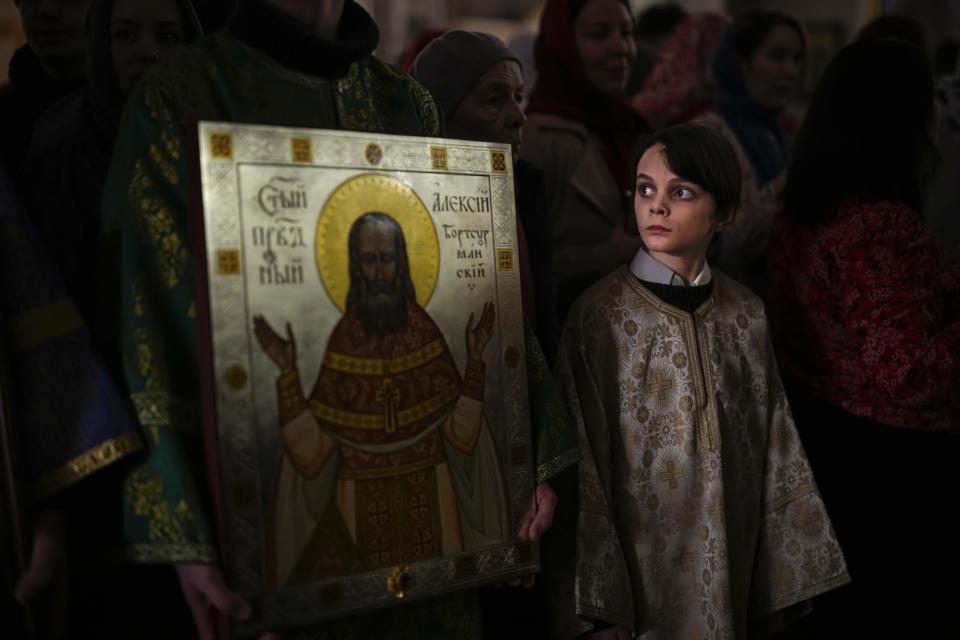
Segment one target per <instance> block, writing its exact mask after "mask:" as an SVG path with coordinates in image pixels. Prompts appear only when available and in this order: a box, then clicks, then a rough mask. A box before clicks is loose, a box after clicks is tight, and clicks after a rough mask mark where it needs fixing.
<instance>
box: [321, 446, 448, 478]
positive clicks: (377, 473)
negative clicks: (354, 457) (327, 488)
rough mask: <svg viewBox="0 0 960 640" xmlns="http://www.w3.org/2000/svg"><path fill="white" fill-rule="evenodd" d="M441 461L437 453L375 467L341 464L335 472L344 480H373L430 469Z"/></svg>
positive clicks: (441, 454)
mask: <svg viewBox="0 0 960 640" xmlns="http://www.w3.org/2000/svg"><path fill="white" fill-rule="evenodd" d="M442 462H446V457H445V456H444V455H443V453H438V454H436V455H433V456H430V457H429V458H426V459H424V460H416V461H414V462H409V463H407V464H402V465H396V466H390V467H380V468H377V469H348V468H346V467H344V466H342V465H341V466H340V468H339V470H338V472H337V473H338V476H339V477H340V478H343V479H344V480H375V479H378V478H389V477H393V476H404V475H407V474H408V473H414V472H416V471H423V470H424V469H431V468H433V467H435V466H437V465H438V464H440V463H442Z"/></svg>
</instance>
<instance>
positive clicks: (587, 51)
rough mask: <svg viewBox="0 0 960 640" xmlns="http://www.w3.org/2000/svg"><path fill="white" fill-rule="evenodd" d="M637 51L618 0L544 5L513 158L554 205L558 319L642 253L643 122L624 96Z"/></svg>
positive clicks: (622, 4) (629, 19)
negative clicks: (639, 139) (536, 176)
mask: <svg viewBox="0 0 960 640" xmlns="http://www.w3.org/2000/svg"><path fill="white" fill-rule="evenodd" d="M635 54H636V47H635V45H634V42H633V17H632V15H631V14H630V9H629V7H628V5H627V3H626V2H625V1H622V0H548V2H547V4H546V7H545V8H544V11H543V16H542V18H541V20H540V33H539V35H538V37H537V42H536V45H535V48H534V56H535V59H536V64H537V84H536V86H535V87H534V90H533V93H532V94H531V96H530V105H529V106H528V108H527V113H528V115H529V120H528V122H527V125H526V127H525V128H524V132H523V135H524V139H523V142H522V143H521V145H520V156H521V157H522V158H524V159H525V160H527V161H529V162H531V163H532V164H534V165H536V166H537V167H539V168H540V169H541V170H542V171H543V172H544V174H545V181H546V184H545V187H546V189H547V190H548V191H547V192H548V193H550V194H551V197H552V199H553V219H552V225H553V229H552V237H553V268H554V282H555V286H556V287H557V300H558V312H559V314H560V320H561V322H562V320H563V318H564V316H565V315H566V311H567V309H568V308H569V307H570V305H571V304H572V303H573V301H574V300H575V299H576V298H577V296H579V295H580V293H581V292H583V290H584V289H586V288H587V287H589V286H590V285H591V284H593V283H594V282H596V281H597V280H599V279H600V278H602V277H603V276H604V275H606V274H607V273H609V272H610V271H612V270H613V269H615V268H616V267H618V266H620V265H621V264H623V263H625V262H627V261H629V260H630V259H631V258H632V257H633V256H634V255H635V254H636V252H637V250H638V249H639V248H640V238H639V236H637V235H636V233H635V232H633V233H631V232H630V231H628V229H630V228H632V227H631V226H630V225H632V220H633V214H632V210H631V208H630V202H631V194H632V188H633V182H634V178H633V176H632V175H631V167H630V161H631V159H632V153H633V143H634V140H635V138H636V136H637V134H638V133H640V132H641V130H642V126H641V120H640V119H639V118H638V117H637V116H636V115H635V114H634V113H633V112H632V111H631V109H630V107H629V105H628V103H627V99H626V94H625V91H626V86H627V80H628V79H629V77H630V69H631V65H632V61H633V58H634V55H635Z"/></svg>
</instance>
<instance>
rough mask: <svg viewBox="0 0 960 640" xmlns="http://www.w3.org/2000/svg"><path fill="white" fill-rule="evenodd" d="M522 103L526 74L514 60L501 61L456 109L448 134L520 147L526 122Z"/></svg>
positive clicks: (491, 68)
mask: <svg viewBox="0 0 960 640" xmlns="http://www.w3.org/2000/svg"><path fill="white" fill-rule="evenodd" d="M522 101H523V72H522V71H521V69H520V65H519V64H518V63H517V62H516V61H515V60H501V61H500V62H498V63H496V64H495V65H493V66H492V67H490V68H489V69H487V71H486V73H484V74H483V75H482V76H480V79H479V80H478V81H477V84H475V85H474V87H473V89H472V90H471V91H470V93H468V94H467V97H466V98H464V99H463V102H461V103H460V106H459V107H457V110H456V112H455V113H454V114H453V117H452V118H451V120H450V122H449V123H448V127H447V128H448V132H449V134H450V135H451V136H452V137H454V138H462V139H467V140H482V141H483V142H501V143H504V144H510V145H513V146H514V147H516V146H517V145H519V144H520V135H521V132H522V131H523V125H524V124H525V123H526V122H527V118H526V116H524V115H523V109H521V108H520V103H521V102H522Z"/></svg>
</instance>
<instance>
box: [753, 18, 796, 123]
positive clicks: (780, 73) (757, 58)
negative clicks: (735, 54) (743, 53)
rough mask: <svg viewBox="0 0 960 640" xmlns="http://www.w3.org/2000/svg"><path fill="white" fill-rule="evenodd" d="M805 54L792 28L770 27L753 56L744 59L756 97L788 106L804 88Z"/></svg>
mask: <svg viewBox="0 0 960 640" xmlns="http://www.w3.org/2000/svg"><path fill="white" fill-rule="evenodd" d="M804 53H805V52H804V49H803V41H802V40H801V39H800V34H799V33H797V32H796V30H794V29H793V28H792V27H788V26H786V25H777V26H775V27H773V28H772V29H770V32H769V33H768V34H767V37H766V38H764V40H763V42H762V43H761V44H760V47H759V48H758V49H757V50H756V52H754V54H753V56H752V57H751V58H750V59H749V60H743V61H741V64H742V65H743V67H742V68H743V79H744V81H745V83H746V85H747V91H748V92H749V93H750V95H751V96H752V97H753V99H754V100H756V101H757V102H758V103H760V104H761V105H763V106H764V107H768V108H770V109H785V108H786V107H787V106H788V105H789V104H790V102H791V101H792V100H793V99H794V98H795V97H796V95H797V92H798V91H799V90H800V81H801V79H802V77H803V67H804Z"/></svg>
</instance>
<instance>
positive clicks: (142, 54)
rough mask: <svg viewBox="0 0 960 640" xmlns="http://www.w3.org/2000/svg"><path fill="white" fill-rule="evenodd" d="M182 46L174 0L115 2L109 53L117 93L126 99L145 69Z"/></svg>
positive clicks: (111, 19) (178, 11)
mask: <svg viewBox="0 0 960 640" xmlns="http://www.w3.org/2000/svg"><path fill="white" fill-rule="evenodd" d="M183 44H184V30H183V21H182V19H181V17H180V8H179V7H178V6H177V3H176V1H175V0H115V2H114V4H113V14H112V15H111V17H110V54H111V57H112V58H113V72H114V77H115V78H116V80H117V86H118V87H119V88H120V92H121V93H122V94H123V95H124V96H127V95H129V93H130V91H131V89H133V87H134V85H135V84H136V82H137V80H138V79H139V78H140V76H141V74H143V72H144V71H146V69H147V67H149V66H150V65H152V64H154V63H156V62H157V61H158V60H159V59H160V58H162V57H163V56H164V55H166V54H167V53H169V52H170V51H174V50H176V49H179V48H181V47H182V46H183Z"/></svg>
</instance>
